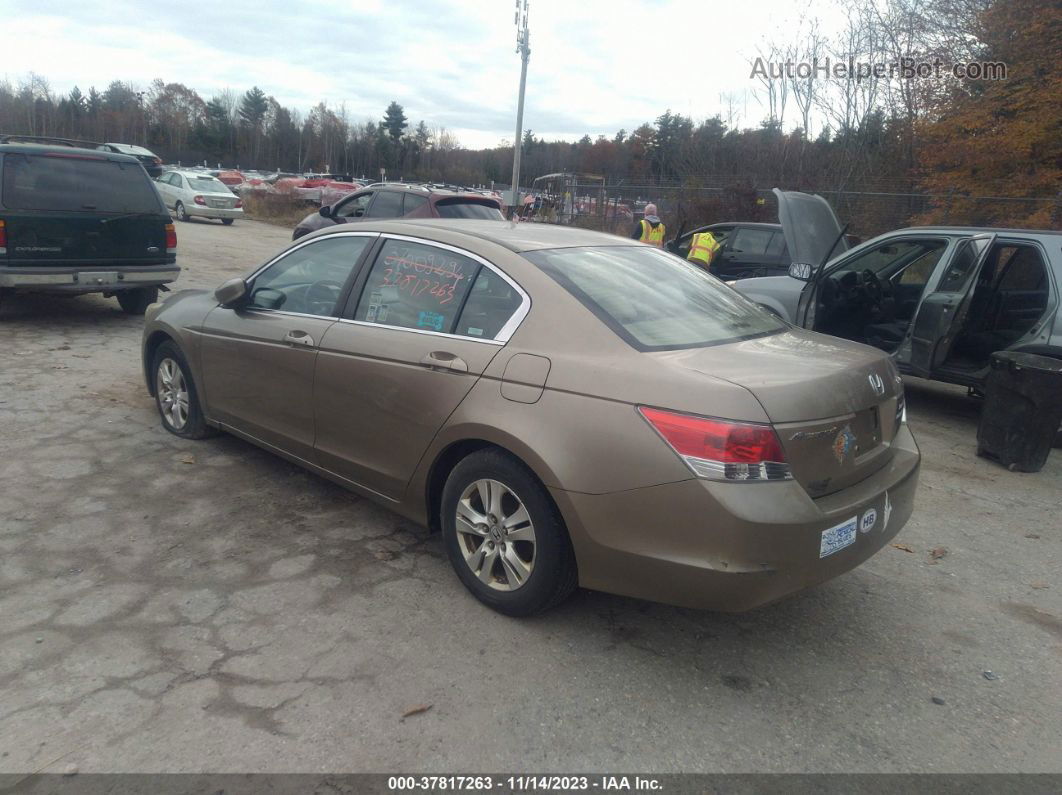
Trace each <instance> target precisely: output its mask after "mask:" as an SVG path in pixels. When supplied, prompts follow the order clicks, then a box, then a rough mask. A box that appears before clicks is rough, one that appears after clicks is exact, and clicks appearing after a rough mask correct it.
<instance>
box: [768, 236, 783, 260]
mask: <svg viewBox="0 0 1062 795" xmlns="http://www.w3.org/2000/svg"><path fill="white" fill-rule="evenodd" d="M786 251H787V250H786V247H785V235H783V234H782V233H781V232H772V233H771V240H770V242H768V243H767V252H766V253H767V256H769V257H782V256H785V254H786Z"/></svg>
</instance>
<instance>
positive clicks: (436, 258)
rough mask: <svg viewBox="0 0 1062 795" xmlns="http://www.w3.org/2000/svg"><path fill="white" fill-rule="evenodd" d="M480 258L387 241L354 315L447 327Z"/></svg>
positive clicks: (405, 325)
mask: <svg viewBox="0 0 1062 795" xmlns="http://www.w3.org/2000/svg"><path fill="white" fill-rule="evenodd" d="M479 267H480V265H479V263H478V262H476V261H475V260H473V259H471V258H469V257H465V256H463V255H461V254H457V253H456V252H453V251H449V250H446V249H441V248H436V247H435V246H430V245H427V244H424V243H413V242H410V241H406V240H387V241H386V242H385V243H384V244H383V247H382V248H381V249H380V253H379V255H378V256H377V257H376V262H375V263H374V264H373V268H372V272H371V273H370V274H369V278H368V280H367V282H366V284H365V288H364V289H363V290H362V293H361V300H360V301H359V302H358V307H357V309H356V310H355V312H354V319H355V320H364V321H366V322H368V323H382V324H385V325H388V326H400V327H401V328H409V329H419V330H422V331H442V332H448V333H449V332H451V331H452V330H453V326H454V320H455V318H456V317H457V312H458V310H459V309H460V308H461V305H462V303H463V302H464V300H465V294H466V293H467V292H468V289H469V286H470V285H471V284H472V281H473V280H474V279H475V277H476V272H477V271H478V270H479Z"/></svg>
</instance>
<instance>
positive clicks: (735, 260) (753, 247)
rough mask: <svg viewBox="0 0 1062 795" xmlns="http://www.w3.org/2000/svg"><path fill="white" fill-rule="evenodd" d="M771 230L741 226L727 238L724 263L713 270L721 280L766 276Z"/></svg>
mask: <svg viewBox="0 0 1062 795" xmlns="http://www.w3.org/2000/svg"><path fill="white" fill-rule="evenodd" d="M771 235H772V232H771V230H770V229H759V228H757V227H750V226H744V227H742V226H739V227H738V228H737V229H735V230H734V233H733V234H732V235H728V236H727V240H726V243H725V244H724V246H723V257H724V260H723V263H720V266H719V267H718V268H712V271H713V272H716V273H717V275H718V276H719V277H720V278H746V277H751V276H766V275H768V274H767V273H766V272H765V269H764V265H765V262H766V256H767V246H768V245H769V244H770V242H771Z"/></svg>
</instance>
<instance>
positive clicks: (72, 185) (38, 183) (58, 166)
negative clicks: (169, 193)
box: [0, 152, 162, 213]
mask: <svg viewBox="0 0 1062 795" xmlns="http://www.w3.org/2000/svg"><path fill="white" fill-rule="evenodd" d="M0 193H2V195H3V197H4V206H5V207H7V208H8V209H10V210H62V211H68V212H104V213H112V212H113V213H127V212H162V206H161V204H160V203H159V195H158V192H157V191H156V190H155V186H154V185H152V184H151V178H150V177H148V175H147V172H145V171H144V168H143V166H141V165H140V164H139V163H119V162H117V161H114V160H107V159H106V158H104V157H103V156H101V155H73V154H67V153H65V152H64V153H62V154H54V155H50V154H44V155H25V154H21V153H15V152H9V153H8V154H7V155H5V157H4V170H3V190H2V191H0Z"/></svg>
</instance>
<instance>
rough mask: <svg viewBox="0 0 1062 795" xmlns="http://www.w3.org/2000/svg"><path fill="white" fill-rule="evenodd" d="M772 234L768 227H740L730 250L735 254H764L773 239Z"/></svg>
mask: <svg viewBox="0 0 1062 795" xmlns="http://www.w3.org/2000/svg"><path fill="white" fill-rule="evenodd" d="M771 234H772V233H771V231H770V230H768V229H738V230H737V232H736V233H735V234H734V239H733V242H732V243H731V244H730V250H731V251H732V252H734V253H735V254H763V253H764V252H765V251H766V250H767V244H768V243H769V242H770V241H771Z"/></svg>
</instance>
